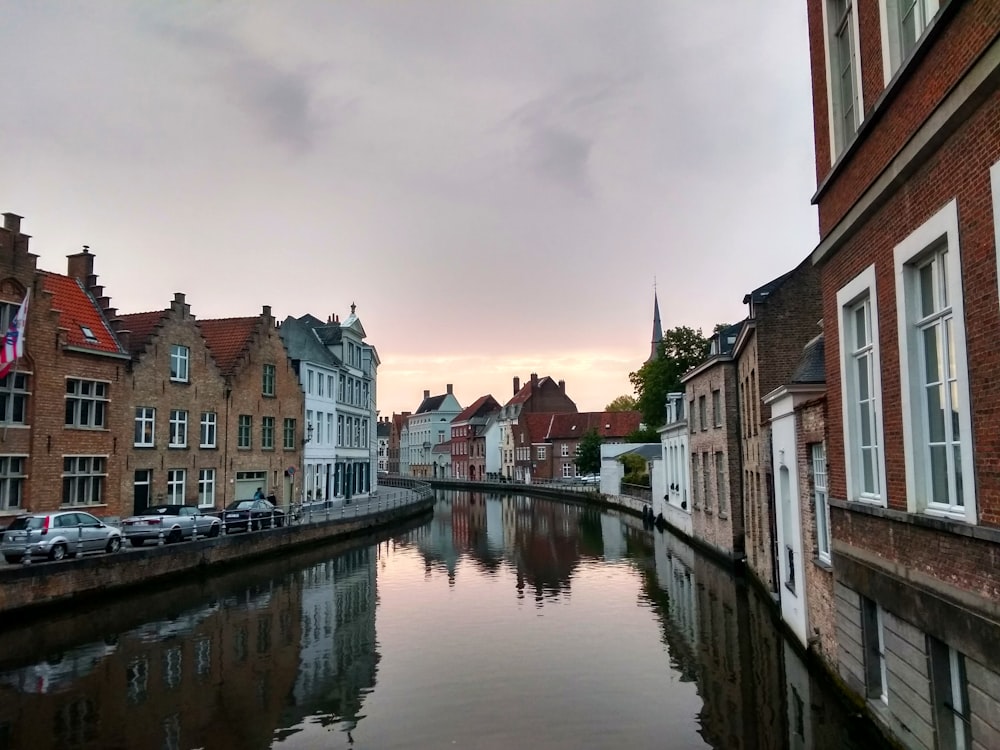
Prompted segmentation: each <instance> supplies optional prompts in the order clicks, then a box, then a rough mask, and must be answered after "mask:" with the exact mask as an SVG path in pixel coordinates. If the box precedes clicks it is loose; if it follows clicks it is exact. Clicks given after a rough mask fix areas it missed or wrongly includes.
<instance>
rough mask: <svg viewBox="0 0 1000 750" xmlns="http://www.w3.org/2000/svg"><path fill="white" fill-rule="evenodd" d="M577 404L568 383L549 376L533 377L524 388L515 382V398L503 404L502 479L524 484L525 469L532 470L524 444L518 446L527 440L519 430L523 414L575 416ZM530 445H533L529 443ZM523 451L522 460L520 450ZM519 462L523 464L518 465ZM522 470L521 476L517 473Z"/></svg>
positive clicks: (516, 380) (501, 415) (501, 433)
mask: <svg viewBox="0 0 1000 750" xmlns="http://www.w3.org/2000/svg"><path fill="white" fill-rule="evenodd" d="M575 412H576V404H575V403H574V402H573V400H572V399H571V398H570V397H569V396H567V395H566V381H565V380H560V381H559V382H558V383H557V382H556V381H554V380H553V379H552V378H550V377H549V376H547V375H545V376H543V377H541V378H540V377H538V373H534V372H533V373H531V377H530V378H529V379H528V382H527V383H525V384H524V385H523V386H522V385H521V379H520V378H518V377H515V378H514V395H513V396H512V397H511V399H510V400H509V401H508V402H507V403H506V404H504V406H503V409H502V410H501V411H500V415H499V420H500V454H501V467H500V470H501V472H502V475H503V476H504V477H505V478H507V479H515V480H519V481H520V480H523V477H524V472H525V469H526V468H530V463H531V462H530V460H529V459H528V458H527V457H526V456H525V455H524V448H525V445H526V444H525V443H524V442H523V441H521V442H520V443H519V442H518V441H519V439H520V438H523V437H524V436H525V433H524V431H523V430H518V429H517V420H518V418H519V417H520V416H521V415H522V414H541V413H547V414H558V413H575ZM528 445H530V442H529V443H528ZM519 447H520V448H521V457H520V459H518V458H517V456H518V452H517V451H518V448H519ZM518 460H519V461H520V463H518ZM518 469H520V472H519V471H518Z"/></svg>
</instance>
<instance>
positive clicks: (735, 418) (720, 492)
mask: <svg viewBox="0 0 1000 750" xmlns="http://www.w3.org/2000/svg"><path fill="white" fill-rule="evenodd" d="M742 325H743V324H742V323H737V324H735V325H732V326H729V327H728V328H725V329H723V330H722V331H719V332H718V333H717V334H715V335H714V336H713V337H712V339H711V343H710V348H709V353H708V357H707V358H706V359H705V361H704V362H702V363H701V364H699V365H698V366H697V367H694V368H692V369H691V370H689V371H688V372H687V373H686V374H685V375H684V376H683V378H681V382H683V383H684V389H685V393H686V394H687V398H688V410H687V411H688V417H687V419H688V428H689V431H690V434H689V437H688V448H689V450H690V451H691V462H690V463H691V472H690V477H691V528H692V535H693V536H694V537H695V538H696V539H699V540H700V541H702V542H704V543H705V544H707V545H708V546H710V547H712V548H713V549H715V551H716V552H717V553H718V554H720V555H722V556H724V557H726V558H728V559H730V560H733V561H737V560H742V559H743V555H744V548H743V544H744V540H743V499H742V497H741V496H740V482H739V477H740V443H739V410H738V409H739V402H738V400H737V396H736V363H735V361H734V359H733V347H734V345H735V343H736V338H737V336H738V335H739V332H740V329H741V327H742Z"/></svg>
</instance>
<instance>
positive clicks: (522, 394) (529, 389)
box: [506, 375, 555, 406]
mask: <svg viewBox="0 0 1000 750" xmlns="http://www.w3.org/2000/svg"><path fill="white" fill-rule="evenodd" d="M546 381H548V382H550V383H555V381H554V380H553V379H552V378H550V377H549V376H548V375H544V376H542V377H540V378H539V379H538V380H537V381H536V382H535V383H534V384H532V382H531V380H528V382H526V383H525V384H524V385H522V386H521V390H519V391H518V392H517V393H515V394H514V395H513V397H512V398H511V399H510V401H508V402H507V404H506V405H507V406H511V405H513V404H523V403H524V402H525V401H527V400H528V399H529V398H531V395H532V394H533V393H534V392H535V390H534V387H533V386H538V387H539V388H541V387H542V385H544V384H545V382H546Z"/></svg>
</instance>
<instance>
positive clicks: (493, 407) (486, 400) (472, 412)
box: [452, 393, 500, 424]
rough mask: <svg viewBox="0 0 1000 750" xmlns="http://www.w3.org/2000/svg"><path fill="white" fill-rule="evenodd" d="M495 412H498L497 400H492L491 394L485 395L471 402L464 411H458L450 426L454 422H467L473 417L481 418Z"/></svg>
mask: <svg viewBox="0 0 1000 750" xmlns="http://www.w3.org/2000/svg"><path fill="white" fill-rule="evenodd" d="M497 411H500V404H498V403H497V400H496V399H495V398H493V395H492V394H490V393H487V394H486V395H485V396H480V397H479V398H477V399H476V400H475V401H473V402H472V405H471V406H467V407H466V408H465V409H463V410H462V411H460V412H459V413H458V416H456V417H455V418H454V419H453V420H452V424H455V423H456V422H467V421H468V420H470V419H472V418H473V417H481V416H485V415H487V414H490V413H491V412H497ZM480 412H482V414H480Z"/></svg>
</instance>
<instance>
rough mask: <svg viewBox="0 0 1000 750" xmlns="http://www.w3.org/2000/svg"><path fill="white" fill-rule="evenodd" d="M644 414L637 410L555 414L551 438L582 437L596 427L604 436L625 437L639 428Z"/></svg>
mask: <svg viewBox="0 0 1000 750" xmlns="http://www.w3.org/2000/svg"><path fill="white" fill-rule="evenodd" d="M640 424H642V414H641V413H640V412H637V411H604V412H601V411H585V412H577V413H576V414H555V415H553V419H552V426H551V428H550V429H549V438H550V439H551V440H567V439H574V438H579V437H582V436H583V435H584V434H586V433H587V432H589V431H590V430H592V429H594V430H597V434H598V435H600V436H601V437H602V438H623V437H625V436H626V435H629V434H631V433H633V432H635V431H636V430H638V429H639V425H640Z"/></svg>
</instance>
